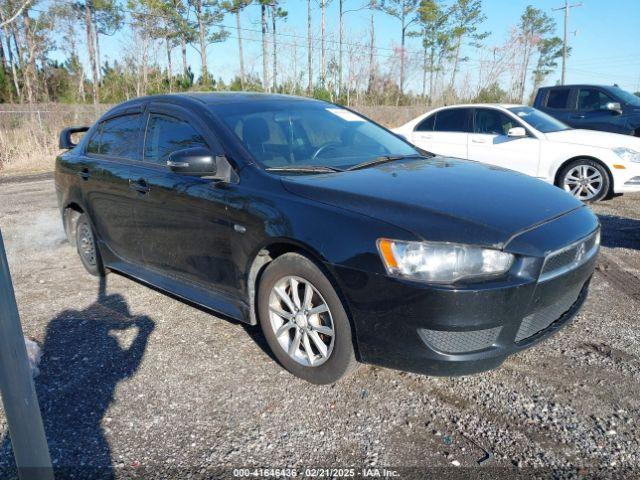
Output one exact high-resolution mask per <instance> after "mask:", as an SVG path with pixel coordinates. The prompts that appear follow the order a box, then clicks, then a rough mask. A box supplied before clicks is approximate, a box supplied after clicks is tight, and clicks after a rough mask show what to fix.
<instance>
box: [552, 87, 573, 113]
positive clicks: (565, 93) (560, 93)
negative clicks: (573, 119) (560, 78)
mask: <svg viewBox="0 0 640 480" xmlns="http://www.w3.org/2000/svg"><path fill="white" fill-rule="evenodd" d="M568 102H569V89H568V88H556V89H554V90H550V91H549V98H547V107H548V108H558V109H560V108H567V103H568Z"/></svg>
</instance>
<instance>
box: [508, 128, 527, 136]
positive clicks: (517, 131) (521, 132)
mask: <svg viewBox="0 0 640 480" xmlns="http://www.w3.org/2000/svg"><path fill="white" fill-rule="evenodd" d="M526 136H527V131H526V130H525V129H524V128H523V127H513V128H510V129H509V131H508V132H507V137H526Z"/></svg>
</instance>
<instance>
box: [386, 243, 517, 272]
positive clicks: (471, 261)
mask: <svg viewBox="0 0 640 480" xmlns="http://www.w3.org/2000/svg"><path fill="white" fill-rule="evenodd" d="M378 251H379V252H380V256H381V257H382V263H384V266H385V268H386V269H387V272H388V273H389V274H390V275H396V276H401V277H406V278H410V279H413V280H420V281H425V282H438V283H452V282H455V281H457V280H462V279H470V278H482V277H490V276H496V275H500V274H503V273H506V272H507V271H508V270H509V268H511V265H513V260H514V257H513V255H511V254H510V253H504V252H501V251H499V250H492V249H488V248H479V247H471V246H467V245H457V244H451V243H431V242H405V241H401V240H389V239H386V238H381V239H379V240H378Z"/></svg>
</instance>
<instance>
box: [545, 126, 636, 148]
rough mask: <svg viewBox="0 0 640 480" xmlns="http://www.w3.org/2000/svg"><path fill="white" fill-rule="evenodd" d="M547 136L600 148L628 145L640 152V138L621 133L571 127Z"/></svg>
mask: <svg viewBox="0 0 640 480" xmlns="http://www.w3.org/2000/svg"><path fill="white" fill-rule="evenodd" d="M546 137H547V139H548V140H551V141H552V142H562V143H572V144H576V145H586V146H589V147H600V148H617V147H626V148H630V149H632V150H636V151H639V152H640V138H638V137H633V136H631V135H622V134H619V133H611V132H599V131H597V130H580V129H575V130H573V129H571V130H561V131H559V132H550V133H547V134H546Z"/></svg>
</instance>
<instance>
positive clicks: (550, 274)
mask: <svg viewBox="0 0 640 480" xmlns="http://www.w3.org/2000/svg"><path fill="white" fill-rule="evenodd" d="M599 245H600V232H599V231H598V232H595V233H592V234H591V235H589V236H588V237H586V238H585V239H583V240H580V241H579V242H576V243H574V244H572V245H569V246H568V247H565V248H563V249H561V250H558V251H556V252H553V253H551V254H549V255H548V256H547V258H546V259H545V261H544V265H543V266H542V272H541V273H540V279H539V281H540V282H544V281H545V280H550V279H552V278H555V277H557V276H559V275H562V274H563V273H565V272H568V271H569V270H572V269H574V268H576V267H579V266H580V265H582V264H583V263H585V262H586V261H587V260H589V259H590V258H591V257H592V256H593V255H594V254H595V253H596V252H597V251H598V246H599Z"/></svg>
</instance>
